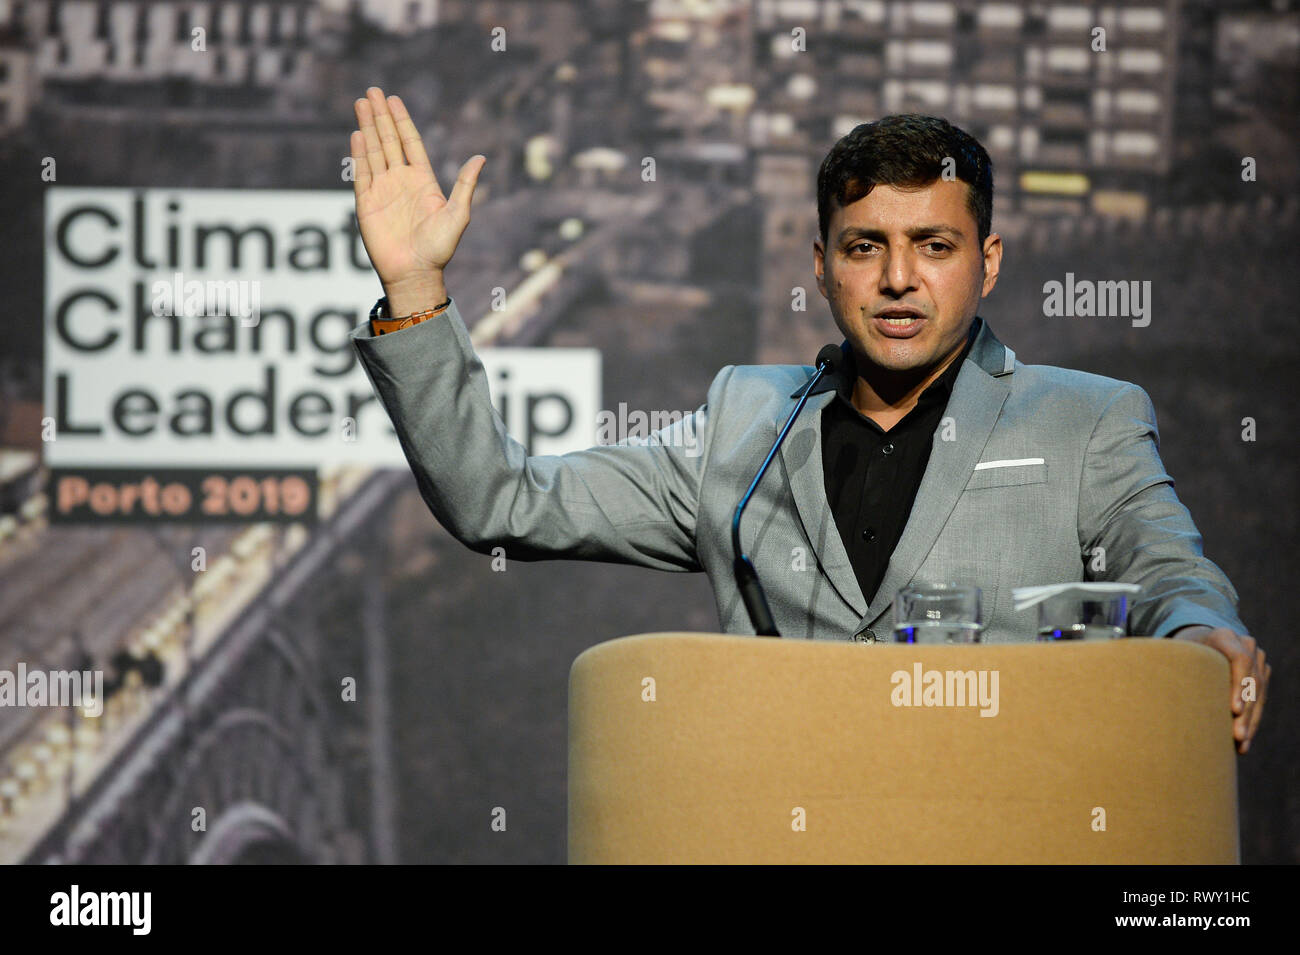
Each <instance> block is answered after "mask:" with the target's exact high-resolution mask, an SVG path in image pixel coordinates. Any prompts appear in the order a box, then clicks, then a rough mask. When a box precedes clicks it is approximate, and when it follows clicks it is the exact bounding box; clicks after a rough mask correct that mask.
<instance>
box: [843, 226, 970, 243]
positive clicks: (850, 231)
mask: <svg viewBox="0 0 1300 955" xmlns="http://www.w3.org/2000/svg"><path fill="white" fill-rule="evenodd" d="M904 234H905V235H906V236H907V237H908V238H909V239H916V238H919V237H920V236H923V235H946V236H950V237H952V238H954V239H956V238H960V237H961V235H962V232H961V230H960V229H955V228H953V227H952V226H947V225H918V226H913V227H912V228H910V229H908V230H906V232H905V233H904ZM887 238H888V235H887V234H886V233H885V231H884V230H883V229H867V228H864V227H862V226H856V225H851V226H847V227H846V228H844V229H842V230H840V234H839V238H838V240H837V241H838V242H846V241H848V240H849V239H874V240H877V241H882V240H884V239H887Z"/></svg>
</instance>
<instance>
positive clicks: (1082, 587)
mask: <svg viewBox="0 0 1300 955" xmlns="http://www.w3.org/2000/svg"><path fill="white" fill-rule="evenodd" d="M1141 590H1142V585H1141V584H1120V583H1113V584H1112V583H1087V584H1085V583H1077V584H1040V585H1038V586H1036V587H1016V588H1014V589H1013V590H1012V591H1011V599H1012V600H1013V601H1015V609H1016V610H1024V609H1025V608H1026V607H1033V606H1035V605H1036V604H1040V603H1042V602H1043V601H1044V600H1046V599H1047V598H1048V597H1056V596H1059V595H1062V594H1068V595H1070V596H1072V597H1075V596H1077V597H1090V596H1091V597H1105V596H1107V595H1111V594H1136V593H1139V592H1140V591H1141Z"/></svg>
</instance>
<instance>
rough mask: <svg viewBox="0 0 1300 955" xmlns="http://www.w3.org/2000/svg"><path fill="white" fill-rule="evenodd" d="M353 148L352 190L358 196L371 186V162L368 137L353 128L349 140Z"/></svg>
mask: <svg viewBox="0 0 1300 955" xmlns="http://www.w3.org/2000/svg"><path fill="white" fill-rule="evenodd" d="M348 145H349V146H350V147H351V149H352V192H353V194H354V195H355V196H357V198H360V197H361V194H362V193H364V192H365V191H366V190H367V189H369V188H370V179H371V176H370V163H369V162H368V161H367V160H366V137H365V136H363V135H362V134H361V130H359V129H358V130H353V132H352V137H351V138H350V139H349V140H348Z"/></svg>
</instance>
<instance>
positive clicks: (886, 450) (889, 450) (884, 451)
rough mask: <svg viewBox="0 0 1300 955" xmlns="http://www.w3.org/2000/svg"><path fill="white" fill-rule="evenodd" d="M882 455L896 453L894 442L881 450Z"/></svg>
mask: <svg viewBox="0 0 1300 955" xmlns="http://www.w3.org/2000/svg"><path fill="white" fill-rule="evenodd" d="M880 453H881V454H893V453H894V444H893V442H892V441H891V442H890V443H889V444H887V445H885V446H884V447H883V448H881V449H880Z"/></svg>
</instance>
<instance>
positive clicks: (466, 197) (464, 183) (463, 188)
mask: <svg viewBox="0 0 1300 955" xmlns="http://www.w3.org/2000/svg"><path fill="white" fill-rule="evenodd" d="M486 163H487V157H486V156H483V155H480V154H475V155H473V156H470V157H469V159H466V160H465V164H464V165H463V166H461V167H460V172H459V173H457V174H456V184H455V185H454V186H453V187H452V190H451V195H450V196H448V197H447V205H449V206H455V207H456V209H457V210H458V211H460V212H463V213H464V214H465V215H469V210H470V204H471V203H472V202H473V201H474V187H475V186H477V185H478V174H479V173H480V172H482V171H483V166H484V165H485V164H486Z"/></svg>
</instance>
